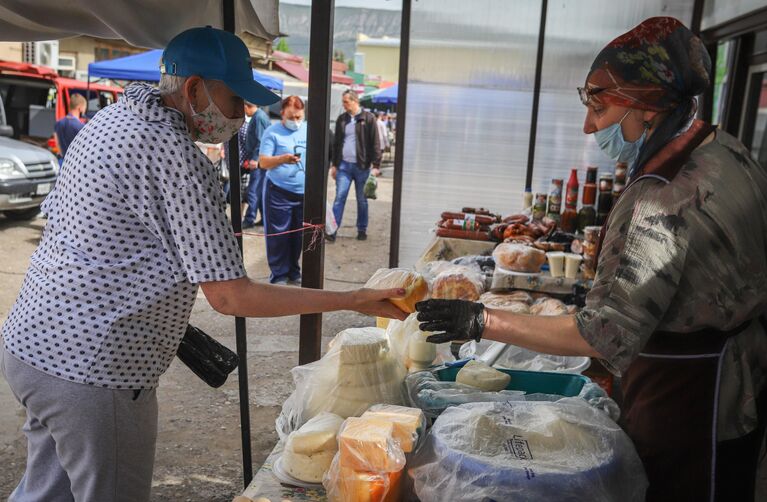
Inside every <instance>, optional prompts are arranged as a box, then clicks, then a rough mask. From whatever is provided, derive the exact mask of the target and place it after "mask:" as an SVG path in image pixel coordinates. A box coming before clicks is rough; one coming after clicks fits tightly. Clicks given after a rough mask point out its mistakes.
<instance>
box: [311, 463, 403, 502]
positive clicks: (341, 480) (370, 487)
mask: <svg viewBox="0 0 767 502" xmlns="http://www.w3.org/2000/svg"><path fill="white" fill-rule="evenodd" d="M403 470H404V469H400V470H399V471H394V472H368V471H355V470H354V469H348V468H346V467H341V466H340V465H339V463H338V455H336V458H335V459H334V460H333V464H332V465H331V467H330V470H329V471H328V474H327V475H326V476H325V479H324V480H323V485H324V486H325V491H326V492H327V496H328V500H329V501H330V502H401V500H402V472H403Z"/></svg>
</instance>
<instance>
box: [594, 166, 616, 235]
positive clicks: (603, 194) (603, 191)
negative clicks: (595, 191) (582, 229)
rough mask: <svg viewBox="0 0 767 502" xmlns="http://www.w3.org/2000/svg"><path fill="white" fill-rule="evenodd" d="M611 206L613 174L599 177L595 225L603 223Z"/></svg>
mask: <svg viewBox="0 0 767 502" xmlns="http://www.w3.org/2000/svg"><path fill="white" fill-rule="evenodd" d="M612 207H613V175H612V174H603V175H602V176H600V177H599V206H598V207H597V225H604V224H605V221H607V215H608V214H609V213H610V209H612Z"/></svg>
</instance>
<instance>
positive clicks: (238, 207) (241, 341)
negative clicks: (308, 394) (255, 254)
mask: <svg viewBox="0 0 767 502" xmlns="http://www.w3.org/2000/svg"><path fill="white" fill-rule="evenodd" d="M223 18H224V29H225V30H226V31H228V32H230V33H234V0H224V2H223ZM238 142H239V138H238V137H237V135H235V136H234V137H233V138H232V139H230V140H229V141H228V142H227V155H226V161H227V163H228V167H229V206H230V210H231V214H232V230H233V231H234V233H235V235H237V245H238V246H239V247H240V254H241V255H242V252H243V251H242V203H241V201H240V150H239V145H238ZM246 334H247V333H246V328H245V318H243V317H235V319H234V335H235V340H236V344H237V357H238V358H239V364H238V366H237V377H238V380H239V389H240V435H241V437H242V478H243V483H244V485H245V487H246V488H247V486H248V485H249V484H250V482H251V480H252V479H253V453H252V445H251V441H250V398H249V396H250V393H249V391H248V343H247V339H246Z"/></svg>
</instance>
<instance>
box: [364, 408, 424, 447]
mask: <svg viewBox="0 0 767 502" xmlns="http://www.w3.org/2000/svg"><path fill="white" fill-rule="evenodd" d="M361 418H363V419H375V420H383V421H388V422H391V423H392V425H393V426H394V432H393V434H394V439H395V441H397V442H398V443H399V445H400V447H401V448H402V451H404V452H405V453H410V452H412V451H413V450H415V449H416V446H417V445H418V440H419V438H421V437H423V434H424V432H425V431H426V417H425V416H424V414H423V412H422V411H421V410H420V409H418V408H409V407H407V406H397V405H395V404H376V405H373V406H371V407H370V409H369V410H368V411H366V412H365V413H363V414H362V417H361Z"/></svg>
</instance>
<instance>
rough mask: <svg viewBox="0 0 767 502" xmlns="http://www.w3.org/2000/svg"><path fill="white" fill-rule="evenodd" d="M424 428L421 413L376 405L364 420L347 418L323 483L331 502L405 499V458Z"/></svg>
mask: <svg viewBox="0 0 767 502" xmlns="http://www.w3.org/2000/svg"><path fill="white" fill-rule="evenodd" d="M424 425H425V420H424V416H423V413H421V410H418V409H416V408H405V407H403V406H384V405H382V406H374V407H372V408H371V409H370V410H368V411H367V412H365V414H363V415H362V417H359V418H357V417H352V418H349V419H347V420H346V422H344V425H343V427H342V429H341V432H340V433H339V434H338V454H337V455H336V457H335V458H334V459H333V464H332V466H331V468H330V470H329V471H328V473H327V475H326V476H325V479H324V480H323V484H324V486H325V489H326V490H327V494H328V500H330V501H331V502H361V501H364V502H397V501H399V500H401V499H402V485H401V480H402V473H403V471H404V467H405V453H409V452H411V451H413V449H414V448H415V446H416V444H417V441H418V437H419V434H421V433H422V431H423V428H424Z"/></svg>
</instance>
